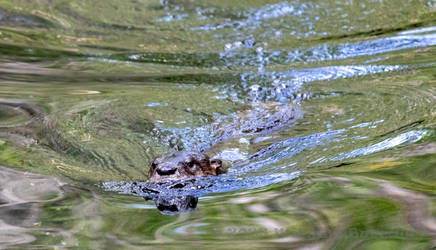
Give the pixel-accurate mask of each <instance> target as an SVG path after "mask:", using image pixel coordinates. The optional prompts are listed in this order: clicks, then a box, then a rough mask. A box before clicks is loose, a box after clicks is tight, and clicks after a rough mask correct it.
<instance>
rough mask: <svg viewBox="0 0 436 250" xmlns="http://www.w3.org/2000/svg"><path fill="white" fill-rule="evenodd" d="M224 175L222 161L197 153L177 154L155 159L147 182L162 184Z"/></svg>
mask: <svg viewBox="0 0 436 250" xmlns="http://www.w3.org/2000/svg"><path fill="white" fill-rule="evenodd" d="M222 173H225V170H224V168H223V167H222V161H221V160H219V159H209V156H207V155H206V154H203V153H199V152H177V153H171V154H168V155H164V156H161V157H159V158H156V159H155V160H154V161H153V162H152V163H151V167H150V170H149V174H148V177H149V181H151V182H155V183H164V182H168V181H173V180H180V179H186V178H190V177H194V176H202V177H204V176H207V175H219V174H222Z"/></svg>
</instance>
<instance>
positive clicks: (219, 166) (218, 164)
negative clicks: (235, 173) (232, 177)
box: [210, 159, 226, 174]
mask: <svg viewBox="0 0 436 250" xmlns="http://www.w3.org/2000/svg"><path fill="white" fill-rule="evenodd" d="M210 166H211V167H213V168H214V169H215V171H216V173H217V174H223V173H225V172H226V171H225V169H224V168H223V162H222V161H221V160H220V159H212V160H210Z"/></svg>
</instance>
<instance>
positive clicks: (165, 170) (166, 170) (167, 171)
mask: <svg viewBox="0 0 436 250" xmlns="http://www.w3.org/2000/svg"><path fill="white" fill-rule="evenodd" d="M176 170H177V168H176V167H172V166H164V167H161V168H158V169H156V172H157V173H158V174H159V175H172V174H174V173H175V172H176Z"/></svg>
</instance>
